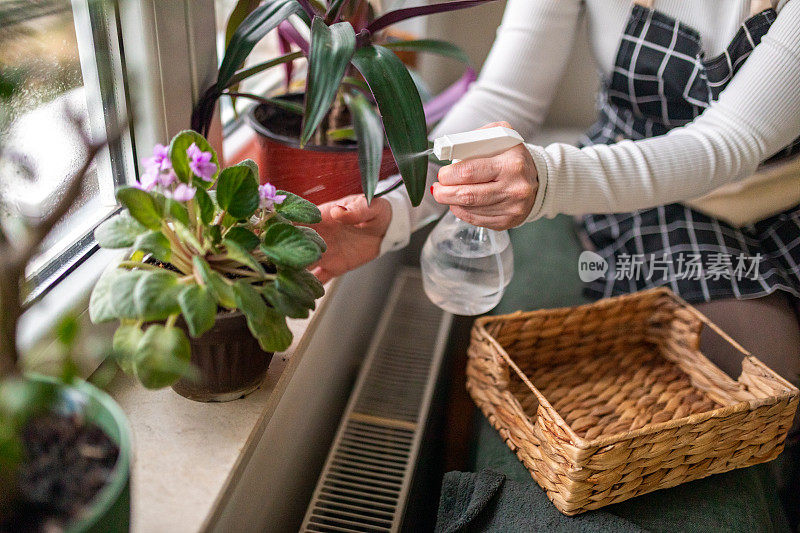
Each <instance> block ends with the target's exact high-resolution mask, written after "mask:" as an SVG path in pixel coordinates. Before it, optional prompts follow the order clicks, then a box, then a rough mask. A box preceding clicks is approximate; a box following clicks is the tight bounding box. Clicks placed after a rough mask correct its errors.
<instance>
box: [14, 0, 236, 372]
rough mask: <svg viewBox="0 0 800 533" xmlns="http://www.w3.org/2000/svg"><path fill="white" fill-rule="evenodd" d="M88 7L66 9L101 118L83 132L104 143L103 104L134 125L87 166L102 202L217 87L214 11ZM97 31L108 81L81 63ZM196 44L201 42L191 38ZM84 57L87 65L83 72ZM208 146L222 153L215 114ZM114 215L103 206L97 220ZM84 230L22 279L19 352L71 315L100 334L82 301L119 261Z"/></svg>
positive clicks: (184, 3) (208, 7)
mask: <svg viewBox="0 0 800 533" xmlns="http://www.w3.org/2000/svg"><path fill="white" fill-rule="evenodd" d="M92 4H95V2H92V0H72V6H73V15H74V17H75V23H76V35H78V42H79V53H80V54H81V69H82V71H83V75H84V86H87V85H88V84H91V83H94V84H96V85H94V94H93V95H92V96H91V97H92V98H97V100H95V101H94V102H95V104H94V105H91V103H90V107H92V108H94V109H102V110H103V113H102V115H103V116H100V115H101V114H99V113H98V114H97V115H96V116H94V117H92V116H90V117H89V126H90V128H91V130H90V131H91V132H92V134H93V135H100V136H101V137H98V138H102V136H103V135H105V131H106V130H105V127H106V124H107V123H106V122H105V120H106V119H107V118H108V116H107V115H108V113H107V112H108V109H107V104H108V103H113V105H114V106H115V107H116V110H117V111H116V113H115V116H114V117H112V119H113V120H115V121H117V122H116V124H120V125H121V124H125V123H126V122H125V121H126V120H127V117H128V116H134V117H135V120H134V121H133V122H132V124H130V125H128V126H127V127H126V130H125V131H124V132H123V134H122V136H121V139H120V140H119V142H118V143H117V145H116V146H117V147H116V148H115V147H114V146H112V147H111V148H110V149H109V150H104V151H103V153H102V154H101V155H100V157H99V158H98V160H97V161H96V167H97V169H98V172H103V169H105V170H106V171H108V172H109V174H106V176H107V178H108V176H111V177H112V179H113V182H107V183H106V184H105V185H104V186H101V187H105V188H104V189H102V188H101V194H102V195H104V196H105V198H106V200H108V201H109V203H110V201H111V199H112V198H113V190H114V187H115V186H117V185H122V184H124V183H132V182H134V181H135V180H136V177H137V175H138V164H137V160H141V159H142V158H143V157H146V154H149V153H150V152H151V151H152V148H153V146H154V145H155V144H156V143H165V142H167V141H168V140H169V139H170V138H171V137H172V136H173V135H175V134H176V133H178V132H179V131H181V130H183V129H187V128H188V127H189V124H190V118H191V111H192V107H193V105H194V102H196V101H197V100H198V97H199V94H200V92H201V91H202V90H203V89H205V87H207V86H208V85H209V84H210V83H213V81H214V80H215V79H216V72H217V51H216V39H215V35H216V30H215V19H214V3H213V0H170V1H164V0H115V1H113V2H111V3H110V5H108V6H107V8H106V9H105V10H104V11H103V12H93V11H92V10H91V9H90V5H92ZM98 28H104V29H105V30H106V31H113V32H114V33H112V35H116V36H117V38H115V39H109V40H108V43H109V46H110V47H112V50H111V53H112V54H113V56H114V57H116V58H117V59H116V61H117V63H116V64H115V65H114V68H113V69H112V72H106V73H105V74H104V73H102V72H101V70H102V69H98V67H97V62H96V55H86V54H90V53H91V54H93V53H94V52H95V48H94V47H95V40H94V37H95V35H96V34H95V33H93V32H96V31H97V29H98ZM87 30H88V31H87ZM203 35H206V36H209V38H206V39H203V38H199V37H198V36H203ZM84 50H86V51H87V52H84ZM84 56H86V57H87V58H91V59H92V60H93V61H87V64H86V65H84ZM93 64H94V66H93ZM112 64H113V63H112ZM103 75H112V76H114V80H115V83H112V84H111V85H110V87H111V89H112V90H111V91H110V92H107V93H106V94H105V95H103V93H102V91H100V90H99V88H100V87H101V86H102V85H103V84H102V83H101V80H102V79H103V78H102V76H103ZM87 80H88V81H87ZM125 82H127V83H125ZM106 85H107V87H109V85H108V84H106ZM89 92H92V89H90V88H89V87H87V95H88V93H89ZM187 94H189V95H191V98H187V97H186V95H187ZM104 97H105V100H104V99H103V98H104ZM97 102H99V103H100V107H97V105H96V104H97ZM117 104H119V105H117ZM100 119H102V120H100ZM96 128H97V129H96ZM101 128H102V129H101ZM209 140H210V141H211V142H212V144H213V145H214V146H215V147H216V148H218V149H220V150H221V148H222V144H221V140H222V128H221V125H220V124H219V118H218V115H217V116H216V117H215V123H214V126H213V127H212V134H211V135H210V139H209ZM126 149H127V151H126ZM118 210H119V208H115V207H112V206H111V205H109V212H108V214H107V216H106V217H105V218H107V217H108V216H111V215H113V214H114V213H116V212H118ZM98 223H99V222H98ZM95 227H96V226H95ZM93 231H94V228H92V230H91V231H88V232H87V233H86V234H85V235H84V236H83V237H82V238H80V239H79V240H78V241H77V242H75V243H73V244H72V245H71V246H70V247H69V249H68V251H69V252H70V253H69V254H63V255H62V257H64V259H65V260H64V261H61V262H60V264H59V265H58V266H55V267H54V268H51V269H50V271H48V272H44V271H43V270H44V269H42V271H41V272H35V273H33V275H32V276H31V277H30V279H29V280H28V281H29V285H32V286H34V288H33V290H32V292H31V293H30V294H29V298H28V300H27V302H28V308H27V310H26V312H25V314H24V315H23V317H22V320H21V323H20V327H19V338H20V344H21V348H22V349H23V351H25V350H26V349H27V348H31V347H32V346H34V345H35V344H36V343H38V342H40V341H42V340H43V339H46V338H48V337H49V334H50V332H51V331H52V328H53V326H54V325H55V323H56V322H57V320H58V319H59V318H60V317H61V316H63V315H64V314H65V313H67V312H75V313H77V314H78V316H79V319H80V320H81V322H82V323H83V324H84V327H85V328H87V329H97V330H98V333H100V332H102V331H105V332H106V333H108V332H107V331H106V330H107V328H104V327H103V325H100V326H94V325H92V324H91V323H90V321H89V320H88V304H89V295H90V293H91V290H92V287H93V286H94V283H95V282H96V281H97V279H98V278H99V277H100V275H101V274H102V272H103V270H105V268H107V267H108V266H109V265H110V264H112V263H114V262H116V261H119V259H120V254H119V251H117V250H103V249H101V248H100V247H99V246H98V245H97V243H96V241H95V240H94V236H93ZM51 263H52V262H51ZM95 368H96V365H94V366H92V367H87V368H85V369H84V372H83V373H84V374H85V375H88V374H90V373H91V372H92V371H93V370H94V369H95Z"/></svg>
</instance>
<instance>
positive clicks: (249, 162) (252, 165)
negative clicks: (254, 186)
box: [234, 159, 258, 181]
mask: <svg viewBox="0 0 800 533" xmlns="http://www.w3.org/2000/svg"><path fill="white" fill-rule="evenodd" d="M234 166H237V167H247V168H249V169H250V170H251V171H252V172H253V177H254V178H255V179H256V181H258V164H257V163H256V162H255V161H253V160H252V159H243V160H242V161H239V162H238V163H236V165H234Z"/></svg>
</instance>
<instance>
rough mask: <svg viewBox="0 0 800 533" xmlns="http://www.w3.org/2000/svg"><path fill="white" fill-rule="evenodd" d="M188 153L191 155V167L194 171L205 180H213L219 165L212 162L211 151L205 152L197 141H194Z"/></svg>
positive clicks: (187, 150)
mask: <svg viewBox="0 0 800 533" xmlns="http://www.w3.org/2000/svg"><path fill="white" fill-rule="evenodd" d="M186 155H188V156H189V168H190V169H192V172H194V174H195V175H196V176H197V177H199V178H201V179H202V180H203V181H211V178H212V177H213V176H214V173H215V172H216V171H217V165H215V164H214V163H212V162H211V152H203V151H202V150H200V147H199V146H197V143H192V145H191V146H190V147H189V148H187V149H186Z"/></svg>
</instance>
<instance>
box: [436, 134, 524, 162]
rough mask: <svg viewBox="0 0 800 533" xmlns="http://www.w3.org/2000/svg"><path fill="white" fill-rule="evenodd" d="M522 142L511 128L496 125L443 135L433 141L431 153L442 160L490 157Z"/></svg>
mask: <svg viewBox="0 0 800 533" xmlns="http://www.w3.org/2000/svg"><path fill="white" fill-rule="evenodd" d="M522 142H524V140H523V139H522V136H521V135H520V134H519V133H517V132H516V131H514V130H512V129H511V128H504V127H502V126H496V127H493V128H485V129H482V130H473V131H465V132H464V133H454V134H452V135H443V136H441V137H439V138H438V139H436V140H435V141H433V154H434V155H435V156H436V157H437V158H439V159H440V160H442V161H456V160H457V161H462V160H464V159H473V158H476V157H492V156H495V155H497V154H501V153H503V152H505V151H506V150H509V149H511V148H513V147H515V146H516V145H518V144H521V143H522Z"/></svg>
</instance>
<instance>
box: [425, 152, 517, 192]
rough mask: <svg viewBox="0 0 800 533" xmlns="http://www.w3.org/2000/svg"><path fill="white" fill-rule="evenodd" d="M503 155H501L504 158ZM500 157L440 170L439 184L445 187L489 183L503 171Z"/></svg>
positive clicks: (471, 160)
mask: <svg viewBox="0 0 800 533" xmlns="http://www.w3.org/2000/svg"><path fill="white" fill-rule="evenodd" d="M502 155H503V154H501V156H502ZM502 169H503V166H502V159H501V157H500V156H495V157H489V158H480V159H470V160H468V161H461V162H460V163H453V164H452V165H447V166H446V167H442V168H441V169H439V176H438V178H439V183H441V184H443V185H465V184H470V183H488V182H490V181H493V180H495V179H496V178H497V177H498V176H499V175H500V172H501V171H502Z"/></svg>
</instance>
